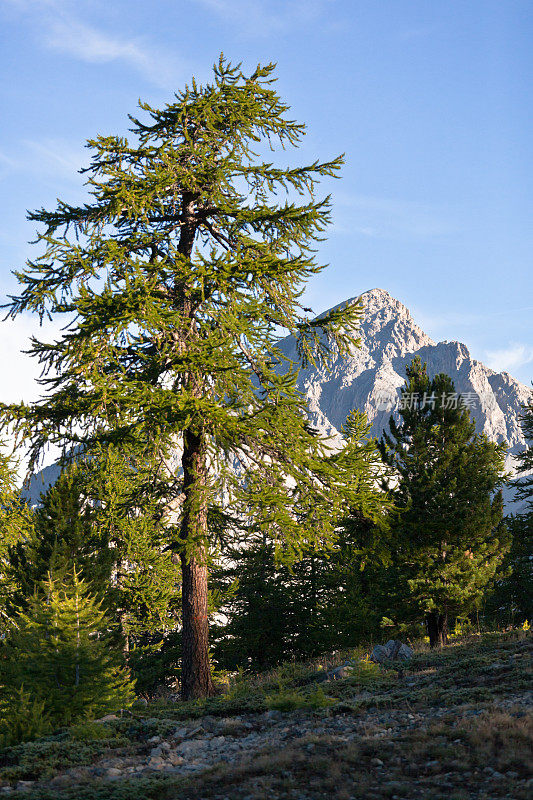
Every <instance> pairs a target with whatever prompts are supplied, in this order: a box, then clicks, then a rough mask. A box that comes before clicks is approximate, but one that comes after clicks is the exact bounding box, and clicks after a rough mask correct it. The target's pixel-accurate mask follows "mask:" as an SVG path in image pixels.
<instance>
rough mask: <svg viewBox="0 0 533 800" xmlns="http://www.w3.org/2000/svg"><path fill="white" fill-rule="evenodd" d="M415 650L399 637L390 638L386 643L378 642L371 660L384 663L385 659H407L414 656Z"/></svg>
mask: <svg viewBox="0 0 533 800" xmlns="http://www.w3.org/2000/svg"><path fill="white" fill-rule="evenodd" d="M413 655H414V651H413V649H412V648H411V647H409V645H407V644H403V642H400V640H399V639H389V641H388V642H387V643H386V644H384V645H383V644H377V645H376V646H375V647H374V649H373V650H372V654H371V656H370V660H371V661H375V662H376V663H377V664H382V663H383V662H384V661H406V660H407V659H409V658H412V656H413Z"/></svg>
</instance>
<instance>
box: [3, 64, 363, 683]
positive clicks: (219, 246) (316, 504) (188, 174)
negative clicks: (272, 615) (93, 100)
mask: <svg viewBox="0 0 533 800" xmlns="http://www.w3.org/2000/svg"><path fill="white" fill-rule="evenodd" d="M273 71H274V65H272V64H269V65H267V66H258V67H257V69H256V70H255V71H254V72H253V73H252V74H250V75H245V74H244V73H243V72H242V71H241V68H240V65H238V66H234V65H231V64H230V63H228V62H226V61H225V59H224V58H223V57H222V56H221V58H220V60H219V62H218V63H217V64H216V65H215V67H214V76H213V79H212V82H211V83H207V84H205V85H198V84H197V83H196V82H195V81H194V80H193V81H192V84H191V85H190V86H186V87H185V89H184V90H183V91H180V92H178V93H177V94H176V95H175V98H174V100H173V101H172V102H171V103H169V104H168V105H166V106H165V107H164V108H163V109H161V110H159V109H156V108H152V107H150V106H149V105H148V104H147V103H141V104H140V107H141V109H142V111H143V112H145V117H144V118H143V120H141V119H137V118H134V117H130V119H131V122H132V126H133V127H132V129H131V131H132V134H133V138H132V140H131V141H130V139H128V138H125V137H123V136H99V137H98V138H96V139H94V140H90V141H89V142H88V146H89V147H90V148H91V149H92V152H93V155H92V161H91V165H90V166H89V167H88V169H87V170H86V175H87V176H88V187H89V200H88V202H87V203H86V204H84V205H80V206H73V205H70V204H68V203H66V202H63V201H59V202H58V205H57V207H56V209H55V210H53V211H47V210H45V209H41V210H39V211H36V212H34V213H31V214H30V219H31V220H32V221H34V222H36V223H38V224H39V225H40V226H42V227H40V228H39V232H38V242H40V243H41V245H42V246H43V248H44V252H43V253H42V254H41V255H40V256H39V257H38V258H36V259H35V260H34V261H29V262H28V264H27V267H26V269H25V270H23V271H19V272H17V273H16V275H17V277H18V280H19V282H20V285H21V287H22V288H21V290H20V294H19V295H18V296H14V297H12V298H11V304H10V314H11V316H16V315H17V314H20V313H27V312H34V313H36V314H37V315H39V317H41V318H43V317H47V316H52V317H56V318H57V317H61V315H64V320H65V323H66V328H65V329H64V330H63V332H62V334H61V335H60V337H59V338H58V340H57V341H54V342H48V343H46V342H40V341H38V340H37V339H34V340H33V342H32V346H31V351H32V354H33V355H34V356H35V357H36V358H38V359H39V361H40V363H41V364H42V366H43V368H44V372H45V374H44V376H43V378H42V383H43V385H44V387H45V391H44V393H43V397H42V399H40V400H39V401H37V402H36V403H33V404H29V405H28V404H19V405H12V406H5V407H4V424H8V423H10V424H14V426H15V428H16V429H17V431H18V433H19V434H20V435H21V436H22V437H24V438H25V440H26V441H27V442H28V444H29V450H30V467H34V466H35V464H36V463H37V459H38V458H39V455H40V453H41V452H42V450H43V448H44V447H46V446H47V444H50V443H52V444H59V445H62V446H64V447H67V448H68V447H73V446H81V447H85V448H90V447H91V446H92V445H93V444H95V443H102V444H103V445H105V444H106V443H112V444H114V445H116V446H120V445H121V443H128V446H132V447H135V448H137V449H138V450H139V451H142V450H143V448H144V451H145V452H146V453H147V458H148V457H149V458H150V459H153V462H154V463H156V462H159V464H160V467H159V468H158V469H157V470H156V471H154V474H153V476H152V478H151V479H150V480H149V481H147V482H146V485H145V489H144V491H145V494H146V496H148V494H150V495H151V497H157V498H159V499H160V502H161V504H162V507H163V508H164V509H166V511H165V512H164V513H165V517H164V524H165V526H166V527H165V530H166V542H167V544H166V547H167V548H169V549H170V550H171V551H173V552H174V553H175V554H176V558H177V559H178V560H179V562H180V563H181V571H182V643H183V654H182V675H181V686H182V695H183V697H185V698H190V697H200V696H204V695H207V694H209V693H210V692H211V691H212V689H213V687H212V681H211V675H210V665H209V651H208V591H207V580H208V569H207V561H208V555H209V545H210V534H209V526H208V511H209V508H210V506H216V505H218V506H221V505H222V504H224V503H225V504H226V505H227V504H229V505H230V506H231V511H232V513H234V514H237V515H240V516H241V517H245V518H246V519H249V520H253V523H254V525H255V526H256V527H257V528H261V526H263V528H268V530H269V532H270V534H271V535H272V536H273V537H274V538H275V541H276V549H277V550H279V551H282V550H284V551H286V552H294V553H297V552H298V550H299V548H301V546H302V544H303V543H305V544H311V545H312V544H313V543H316V542H318V541H322V540H324V539H327V537H328V536H330V535H331V534H332V532H333V528H334V524H335V522H334V520H335V519H336V516H337V512H338V511H339V510H340V509H341V507H342V506H343V504H345V502H346V491H347V490H346V489H345V487H343V485H342V482H340V481H339V479H338V473H337V472H336V471H335V469H334V467H332V465H331V462H330V461H329V460H328V458H326V457H325V456H326V455H327V445H325V444H324V443H323V442H322V441H321V440H320V439H319V437H318V436H317V435H316V431H314V430H313V429H312V428H311V427H310V426H309V424H308V422H307V418H306V416H305V406H304V402H303V399H302V397H301V395H300V394H299V393H298V391H297V390H296V370H297V367H298V365H297V364H295V363H292V362H288V361H287V359H286V358H284V356H283V354H282V352H281V351H280V349H279V348H278V347H277V342H278V341H279V337H280V336H281V335H284V334H293V335H294V336H296V337H297V340H298V345H299V353H300V355H301V359H302V360H304V361H310V360H311V361H312V360H314V359H320V358H327V356H328V352H329V351H330V350H331V349H334V350H337V351H341V352H344V351H345V350H346V348H348V347H349V346H350V344H351V343H353V328H354V326H355V325H356V322H357V318H358V315H359V313H360V311H359V308H358V307H357V305H352V306H349V307H347V308H345V309H343V310H341V311H334V312H331V313H328V314H326V315H323V316H321V317H320V318H317V319H315V320H313V319H312V317H311V315H310V309H306V308H304V307H303V306H302V305H301V302H300V298H301V294H302V291H303V287H304V285H305V282H306V280H307V279H309V277H310V276H312V275H315V274H316V273H318V272H319V271H320V270H321V269H322V266H320V265H319V264H317V262H316V260H315V259H316V243H317V241H319V240H320V239H321V237H322V234H323V231H324V229H325V227H326V225H327V223H328V221H329V218H330V201H329V198H327V197H326V198H325V199H318V198H317V197H316V195H315V190H316V186H317V182H318V181H319V180H320V179H321V178H323V177H325V176H336V174H337V172H338V170H339V168H340V166H341V163H342V158H340V157H339V158H335V159H334V160H331V161H326V162H323V163H322V162H319V161H315V162H314V163H312V164H310V165H308V166H296V167H287V168H285V167H279V166H276V165H275V164H274V163H271V162H267V161H263V160H262V158H261V155H260V154H261V153H262V152H269V150H268V148H269V147H270V148H271V149H273V148H274V147H275V146H276V145H277V146H281V148H282V149H283V151H284V150H285V148H287V147H289V146H297V145H298V144H299V142H300V141H301V139H302V136H303V135H304V132H305V126H303V125H301V124H299V123H297V122H295V121H293V120H291V119H290V118H289V117H288V115H287V112H288V110H289V108H288V106H287V105H286V104H285V103H284V102H282V100H281V99H280V97H279V96H278V94H277V93H276V92H275V90H274V88H273V81H274V77H273ZM280 194H281V195H283V194H285V196H284V197H281V198H280ZM172 452H174V453H176V452H177V453H179V454H180V457H179V462H180V463H179V464H178V465H177V466H178V468H176V469H174V468H173V467H172V466H171V461H172V457H171V456H172ZM352 494H353V493H352ZM352 494H350V497H352ZM141 501H142V497H141V493H140V491H137V496H136V499H135V502H138V503H141ZM306 510H307V511H309V512H312V517H313V520H314V522H313V525H310V524H307V523H306V522H305V517H306V513H305V512H306Z"/></svg>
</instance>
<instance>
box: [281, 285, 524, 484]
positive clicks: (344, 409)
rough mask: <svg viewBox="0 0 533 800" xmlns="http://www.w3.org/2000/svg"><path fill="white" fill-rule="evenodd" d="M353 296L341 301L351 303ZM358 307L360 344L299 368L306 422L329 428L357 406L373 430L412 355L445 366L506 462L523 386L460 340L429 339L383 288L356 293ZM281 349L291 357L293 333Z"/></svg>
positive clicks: (515, 439) (519, 444)
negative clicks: (502, 447)
mask: <svg viewBox="0 0 533 800" xmlns="http://www.w3.org/2000/svg"><path fill="white" fill-rule="evenodd" d="M356 300H357V298H352V299H350V300H347V301H345V303H342V304H341V306H344V305H346V304H347V303H353V302H355V301H356ZM361 300H362V302H363V305H364V314H363V317H362V320H361V324H360V328H359V337H360V340H361V342H360V346H359V347H358V348H354V349H353V350H352V352H351V354H350V355H349V356H347V357H344V358H341V357H339V356H337V357H336V358H334V360H333V362H332V364H331V365H330V367H329V369H328V368H326V367H319V368H315V367H308V368H306V369H303V370H301V372H300V376H299V380H298V386H299V388H300V390H301V391H302V392H303V393H304V395H305V396H306V398H307V403H308V408H309V416H310V419H311V422H312V423H313V424H314V425H315V426H316V427H317V428H319V429H320V430H321V431H323V432H324V433H327V434H329V435H332V436H336V435H337V434H338V433H339V431H340V429H341V427H342V425H343V424H344V422H345V420H346V417H347V415H348V413H349V412H350V411H351V410H352V409H353V408H359V409H360V410H362V411H364V412H365V414H366V415H367V417H368V419H369V421H370V422H371V423H372V433H373V434H374V435H375V436H381V434H382V432H383V429H384V428H385V427H386V426H387V424H388V420H389V417H390V415H391V411H394V409H395V408H397V404H398V400H399V390H400V387H401V386H403V383H404V380H405V368H406V366H407V365H408V364H409V363H410V362H411V361H412V359H413V358H414V356H415V355H419V356H420V358H421V359H422V361H423V362H424V361H425V362H426V363H427V367H428V372H429V374H430V375H431V376H433V375H435V374H437V373H438V372H445V373H447V374H448V375H450V376H451V377H452V379H453V381H454V382H455V387H456V390H457V392H458V393H460V394H461V395H462V396H463V397H464V398H465V400H466V401H467V403H468V405H469V407H470V408H471V411H472V414H473V416H474V418H475V420H476V425H477V429H478V431H480V432H484V433H486V434H487V436H489V437H490V439H492V440H493V441H496V442H502V441H506V442H507V444H508V446H509V456H508V458H507V468H508V469H512V468H513V460H514V459H513V456H514V455H516V453H518V452H520V451H521V450H522V449H523V448H524V445H525V439H524V436H523V433H522V430H521V427H520V423H519V417H520V414H521V413H522V406H523V405H524V404H525V403H526V402H527V401H528V399H529V398H530V397H531V389H530V388H528V387H527V386H524V384H522V383H520V382H519V381H517V380H515V379H514V378H513V377H512V376H511V375H509V374H508V373H507V372H501V373H498V372H494V370H492V369H489V368H488V367H486V366H485V365H484V364H482V363H481V362H480V361H477V360H476V359H473V358H472V357H471V356H470V353H469V352H468V348H467V347H466V345H464V344H461V343H460V342H439V343H438V344H436V343H435V342H434V341H433V340H432V339H430V337H429V336H428V335H427V334H426V333H424V331H423V330H422V329H421V328H420V327H419V326H418V325H417V324H416V322H415V321H414V320H413V318H412V316H411V314H410V313H409V310H408V309H407V308H406V307H405V306H404V305H403V304H402V303H400V302H399V300H396V299H395V298H394V297H392V296H391V295H390V294H389V293H388V292H386V291H385V290H384V289H372V290H370V291H368V292H365V293H364V294H363V295H361ZM280 346H281V348H282V350H283V352H284V353H285V354H286V355H288V356H289V357H291V358H296V347H295V341H294V339H293V337H290V336H289V337H287V338H286V339H283V340H282V342H281V344H280Z"/></svg>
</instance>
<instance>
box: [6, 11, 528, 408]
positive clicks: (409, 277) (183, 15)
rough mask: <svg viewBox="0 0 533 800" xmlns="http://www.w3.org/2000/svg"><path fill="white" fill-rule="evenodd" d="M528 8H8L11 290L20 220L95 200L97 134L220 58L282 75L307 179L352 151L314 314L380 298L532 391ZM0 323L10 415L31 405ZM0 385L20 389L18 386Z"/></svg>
mask: <svg viewBox="0 0 533 800" xmlns="http://www.w3.org/2000/svg"><path fill="white" fill-rule="evenodd" d="M532 12H533V2H532V0H498V1H497V2H496V1H492V0H480V1H478V0H468V2H465V0H458V1H456V0H446V2H440V3H438V2H435V0H378V2H376V0H364V1H362V2H358V1H357V0H352V1H351V2H350V0H284V1H283V2H282V0H150V2H146V0H144V2H139V0H129V2H124V0H114V2H109V0H107V2H103V0H76V2H71V1H69V0H0V30H1V31H2V33H1V37H2V47H1V56H0V58H1V62H2V63H1V67H2V76H3V80H2V84H1V87H0V96H1V104H2V127H1V129H0V179H1V182H2V189H3V191H2V193H1V200H0V202H1V204H2V208H1V213H0V245H1V247H0V281H1V285H0V290H1V292H2V294H3V295H4V296H5V294H6V293H8V292H10V291H13V290H14V289H15V282H14V280H13V278H12V277H11V275H10V272H11V270H12V269H13V268H18V267H21V266H22V265H23V263H24V260H25V258H27V257H28V255H30V254H31V253H32V252H33V254H35V249H34V248H32V247H31V245H29V244H28V241H29V240H30V239H31V238H32V237H33V233H34V231H33V229H32V226H31V225H30V224H29V223H28V222H26V221H25V212H26V209H32V208H37V207H41V206H45V207H52V206H53V205H54V204H55V198H56V197H61V198H62V199H65V200H69V201H72V202H76V201H77V200H81V199H82V198H83V196H84V189H83V186H82V178H81V177H80V176H79V175H78V174H77V172H76V170H77V169H78V168H79V167H81V166H83V165H84V164H85V163H86V162H87V158H88V152H87V151H86V150H84V148H83V145H84V142H85V140H86V139H87V138H89V137H91V136H94V135H95V134H97V133H102V134H106V133H123V132H125V130H126V128H127V118H126V115H127V114H128V113H131V112H133V113H135V110H136V104H137V100H138V98H142V99H144V100H148V101H149V102H151V103H152V104H154V105H159V104H164V103H165V102H167V101H169V100H170V99H171V97H172V91H173V90H175V89H177V88H180V87H182V86H183V84H184V83H185V82H186V81H187V80H189V79H190V77H191V75H193V74H194V75H196V77H197V78H198V79H199V80H206V79H208V78H209V74H210V69H211V65H212V63H213V62H214V61H215V60H216V59H217V58H218V54H219V53H220V51H223V52H224V53H225V54H226V56H227V57H229V58H230V59H231V60H234V61H241V60H242V61H243V62H244V65H245V67H246V68H250V69H252V68H253V67H254V66H255V65H256V63H257V62H268V61H276V62H277V64H278V69H277V74H278V77H279V81H278V91H279V92H280V94H281V95H282V96H283V98H284V99H285V100H286V101H287V102H289V103H290V105H291V106H292V109H293V113H294V116H295V117H296V118H297V119H298V120H300V121H303V122H306V123H307V125H308V135H307V137H306V139H305V143H304V146H303V147H302V148H301V149H300V151H299V152H297V153H295V154H294V155H292V156H291V158H292V160H293V161H294V162H296V163H299V162H303V161H307V160H313V159H314V158H315V157H319V158H321V159H324V158H328V157H330V156H334V155H337V154H338V153H340V152H345V153H346V166H345V168H344V170H343V174H342V180H340V181H335V182H331V183H330V184H329V185H326V186H325V187H324V188H325V191H331V192H332V193H333V198H334V204H335V209H334V223H333V225H332V227H331V229H330V231H329V234H328V239H327V241H326V242H324V243H323V244H322V245H321V248H320V253H319V257H320V260H321V261H323V262H327V263H329V264H330V266H329V267H328V269H327V270H325V271H324V272H323V273H322V275H321V276H319V277H316V278H315V279H314V280H313V281H311V283H310V284H309V287H308V290H307V295H306V300H307V302H308V303H309V304H310V305H312V306H313V308H314V309H316V311H317V312H319V311H322V310H324V309H325V308H327V307H330V306H332V305H334V304H335V303H337V302H340V301H341V300H344V299H346V298H347V297H351V296H354V295H357V294H359V293H361V292H363V291H365V290H366V289H369V288H373V287H375V286H379V287H381V288H384V289H387V290H388V291H389V292H391V294H393V295H394V296H395V297H397V298H398V299H399V300H401V301H402V302H404V303H405V304H406V305H407V306H408V308H409V309H410V310H411V312H412V313H413V315H414V317H415V319H416V320H417V321H418V322H419V324H421V325H422V327H423V328H424V329H425V330H426V332H427V333H428V334H429V335H430V336H432V337H433V338H434V339H436V340H441V339H459V340H461V341H463V342H465V343H466V344H467V345H468V346H469V348H470V350H471V352H472V354H473V356H474V357H475V358H479V359H481V360H483V361H484V362H485V363H487V364H489V365H490V366H493V367H494V368H497V369H507V370H508V371H509V372H511V374H513V375H514V376H515V377H517V378H519V379H520V380H522V381H523V382H525V383H529V382H530V381H531V378H532V377H533V336H532V333H531V325H530V321H531V318H532V316H533V292H532V288H533V279H532V277H531V274H532V270H531V253H532V250H533V248H532V245H533V225H532V221H531V220H532V214H531V211H532V194H533V180H532V177H533V176H532V171H533V166H532V165H533V161H532V158H531V134H530V123H531V111H532V101H531V75H532V51H533V48H532V47H531V44H532V33H533V22H532V20H533V13H532ZM35 327H36V322H35V320H32V319H21V320H19V321H18V322H17V323H15V324H5V325H4V329H3V335H2V336H1V337H0V368H1V369H2V371H3V374H4V381H3V389H2V390H1V391H0V394H1V395H2V399H3V400H14V399H20V396H24V398H25V399H29V398H30V397H31V396H34V395H35V387H34V383H33V380H34V375H35V367H33V366H31V365H29V364H28V363H26V360H25V359H23V358H22V357H21V356H19V354H18V351H19V349H20V347H21V346H23V344H24V341H25V339H26V337H27V336H28V334H29V333H30V332H31V331H32V330H34V328H35ZM8 376H9V377H8Z"/></svg>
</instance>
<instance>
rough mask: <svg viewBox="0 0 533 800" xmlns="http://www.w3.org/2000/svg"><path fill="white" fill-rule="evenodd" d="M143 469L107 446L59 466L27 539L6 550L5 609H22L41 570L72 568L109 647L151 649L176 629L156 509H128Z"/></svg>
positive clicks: (173, 577)
mask: <svg viewBox="0 0 533 800" xmlns="http://www.w3.org/2000/svg"><path fill="white" fill-rule="evenodd" d="M145 468H146V464H145V463H142V462H141V464H139V465H137V467H136V465H135V459H133V457H132V454H131V453H130V454H128V455H127V454H126V452H124V451H122V450H121V451H117V449H116V448H113V447H111V446H110V447H108V448H106V449H103V448H102V449H101V451H100V452H96V451H93V452H92V454H91V457H90V458H87V459H84V458H82V457H81V456H80V457H79V458H78V459H77V460H76V461H74V462H71V463H70V464H68V465H67V466H65V468H64V469H63V470H62V472H61V474H60V476H59V478H58V480H57V481H56V483H55V484H54V485H53V486H52V487H50V489H49V490H48V491H47V492H46V493H45V494H43V495H41V504H40V506H39V507H38V508H37V509H36V510H35V512H34V514H33V527H32V530H31V533H30V534H29V535H28V536H25V537H24V538H23V539H21V540H19V541H18V542H17V544H16V545H15V546H12V547H10V548H9V557H8V565H7V574H8V575H9V576H10V578H11V582H12V585H13V586H14V587H16V591H13V592H12V597H11V600H10V604H9V605H10V608H11V610H12V611H13V609H16V608H18V607H24V608H25V607H26V606H27V604H28V602H29V601H30V599H31V598H32V596H33V594H34V592H35V590H36V588H37V587H38V586H39V585H40V583H41V582H42V581H43V580H45V579H46V576H47V575H48V573H49V572H51V573H54V574H55V573H56V572H57V571H64V570H67V571H69V570H72V569H73V568H75V569H76V570H77V571H78V572H79V574H80V576H81V577H82V578H83V579H84V580H86V581H89V582H90V583H91V589H92V591H93V593H94V594H95V595H96V596H97V597H98V598H100V599H101V600H102V601H103V607H104V608H105V610H106V612H107V614H108V615H109V618H110V622H111V623H112V625H113V627H114V630H115V631H116V633H117V645H118V644H119V641H120V640H122V642H123V645H124V647H125V649H126V650H127V651H129V650H132V651H133V650H134V649H136V648H138V647H141V648H142V649H143V652H145V655H148V654H149V653H151V652H152V650H153V648H156V649H159V647H160V646H161V642H162V640H163V639H164V637H165V636H166V635H167V634H168V633H170V632H172V633H173V632H174V631H175V630H176V628H177V627H178V624H179V619H180V601H181V592H180V586H179V581H178V580H177V579H178V575H177V574H176V567H175V565H174V563H173V555H172V553H171V552H170V551H168V550H167V551H165V550H164V545H165V544H166V542H165V540H164V533H165V532H164V528H163V527H162V526H161V522H160V519H159V517H158V507H157V503H155V502H153V503H152V504H151V506H148V505H147V504H145V506H144V508H143V509H142V513H141V511H140V509H138V508H135V507H132V505H131V492H132V488H133V487H134V486H135V485H136V482H138V481H139V480H141V481H142V480H143V479H144V477H143V474H142V470H143V469H145ZM148 642H149V644H148Z"/></svg>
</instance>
